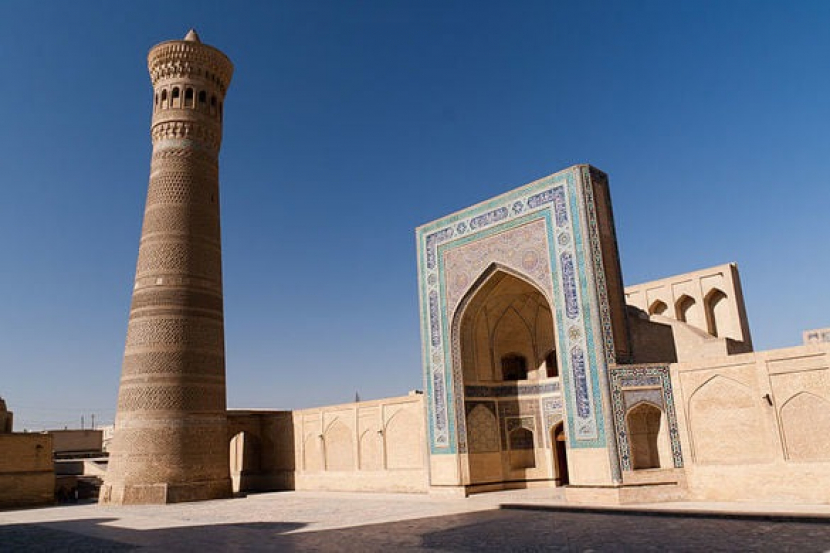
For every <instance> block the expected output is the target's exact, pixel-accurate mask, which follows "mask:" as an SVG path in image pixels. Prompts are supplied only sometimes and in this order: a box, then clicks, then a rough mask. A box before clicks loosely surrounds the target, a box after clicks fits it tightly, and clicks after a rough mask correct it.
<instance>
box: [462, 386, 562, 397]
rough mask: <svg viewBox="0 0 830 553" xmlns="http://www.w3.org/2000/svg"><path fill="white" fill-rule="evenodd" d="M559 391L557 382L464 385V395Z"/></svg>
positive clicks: (484, 395) (502, 395)
mask: <svg viewBox="0 0 830 553" xmlns="http://www.w3.org/2000/svg"><path fill="white" fill-rule="evenodd" d="M558 391H559V383H558V382H547V383H545V384H514V385H506V386H501V385H500V386H464V395H465V396H466V397H468V398H472V397H514V396H530V395H542V394H553V393H555V392H558Z"/></svg>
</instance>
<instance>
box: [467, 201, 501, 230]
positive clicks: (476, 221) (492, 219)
mask: <svg viewBox="0 0 830 553" xmlns="http://www.w3.org/2000/svg"><path fill="white" fill-rule="evenodd" d="M507 215H508V211H507V208H506V207H500V208H498V209H494V210H493V211H490V212H488V213H485V214H484V215H479V216H478V217H473V218H472V219H470V230H475V229H477V228H481V227H485V226H487V225H492V224H493V223H496V222H498V221H501V220H502V219H506V218H507Z"/></svg>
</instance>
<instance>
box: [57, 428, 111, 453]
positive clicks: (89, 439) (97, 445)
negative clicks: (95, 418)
mask: <svg viewBox="0 0 830 553" xmlns="http://www.w3.org/2000/svg"><path fill="white" fill-rule="evenodd" d="M49 434H51V435H52V450H53V451H54V452H55V453H67V452H75V451H78V452H80V451H102V444H103V436H104V433H103V431H101V430H50V431H49Z"/></svg>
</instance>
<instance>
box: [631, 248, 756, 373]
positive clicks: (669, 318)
mask: <svg viewBox="0 0 830 553" xmlns="http://www.w3.org/2000/svg"><path fill="white" fill-rule="evenodd" d="M625 300H626V303H627V304H628V305H630V306H632V307H635V308H637V309H639V310H641V311H642V312H643V313H644V314H647V315H650V316H651V317H652V319H651V320H652V321H656V322H658V323H663V324H670V325H671V326H672V327H673V328H674V329H675V343H676V345H677V349H678V358H679V359H680V360H681V361H683V360H684V359H689V358H692V357H694V356H695V353H696V350H699V349H700V348H701V346H702V345H703V342H704V341H708V342H713V343H714V344H715V349H724V354H725V348H727V347H731V349H732V350H735V347H734V345H732V346H727V345H726V343H725V342H724V343H723V345H720V346H718V344H717V343H716V341H715V340H712V339H713V338H720V339H721V340H729V341H732V342H740V343H741V344H742V346H743V347H742V348H741V351H744V352H746V351H752V338H751V337H750V333H749V323H748V321H747V316H746V308H745V306H744V298H743V292H742V289H741V280H740V276H739V274H738V267H737V265H735V264H734V263H728V264H726V265H719V266H717V267H711V268H708V269H701V270H699V271H693V272H691V273H685V274H682V275H675V276H672V277H668V278H664V279H660V280H655V281H652V282H645V283H642V284H637V285H634V286H627V287H626V288H625ZM678 321H679V322H682V323H686V325H688V326H690V327H692V329H691V330H693V331H696V333H697V334H698V335H699V336H696V335H695V332H689V331H687V330H684V328H683V327H685V326H686V325H677V324H674V323H675V322H678ZM678 329H679V331H680V332H681V333H683V335H678ZM707 338H708V340H706V339H707ZM687 345H688V347H685V346H687ZM686 349H688V350H689V351H684V350H686ZM714 353H715V355H717V354H718V352H714Z"/></svg>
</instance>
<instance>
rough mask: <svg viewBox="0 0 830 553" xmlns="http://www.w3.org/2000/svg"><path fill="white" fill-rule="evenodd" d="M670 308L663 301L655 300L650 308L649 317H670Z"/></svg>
mask: <svg viewBox="0 0 830 553" xmlns="http://www.w3.org/2000/svg"><path fill="white" fill-rule="evenodd" d="M668 310H669V306H668V305H666V302H664V301H661V300H654V301H653V302H652V303H651V305H650V306H649V308H648V314H649V315H668Z"/></svg>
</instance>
